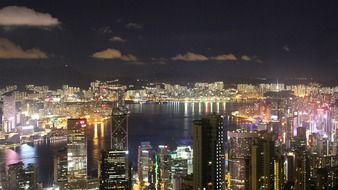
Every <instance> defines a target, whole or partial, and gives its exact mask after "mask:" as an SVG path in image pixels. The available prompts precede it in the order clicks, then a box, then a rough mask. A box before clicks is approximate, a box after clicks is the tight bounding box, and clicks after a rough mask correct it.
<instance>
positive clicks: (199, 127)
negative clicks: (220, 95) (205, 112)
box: [193, 114, 225, 190]
mask: <svg viewBox="0 0 338 190" xmlns="http://www.w3.org/2000/svg"><path fill="white" fill-rule="evenodd" d="M193 150H194V151H193V155H194V156H193V170H194V175H193V176H194V189H196V190H198V189H200V190H202V189H224V179H225V178H224V126H223V117H222V116H220V115H216V114H214V115H210V116H208V117H207V118H203V119H201V120H196V121H194V123H193Z"/></svg>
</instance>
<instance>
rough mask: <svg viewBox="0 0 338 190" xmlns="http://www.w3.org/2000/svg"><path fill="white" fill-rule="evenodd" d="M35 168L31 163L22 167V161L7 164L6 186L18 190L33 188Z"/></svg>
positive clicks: (35, 174) (35, 181)
mask: <svg viewBox="0 0 338 190" xmlns="http://www.w3.org/2000/svg"><path fill="white" fill-rule="evenodd" d="M36 179H37V173H36V168H35V166H34V165H32V164H28V166H27V167H26V168H24V164H23V163H22V162H19V163H15V164H11V165H9V166H8V188H9V189H19V190H21V189H22V190H33V189H36V188H37V180H36Z"/></svg>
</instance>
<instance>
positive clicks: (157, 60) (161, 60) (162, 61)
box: [151, 57, 168, 65]
mask: <svg viewBox="0 0 338 190" xmlns="http://www.w3.org/2000/svg"><path fill="white" fill-rule="evenodd" d="M151 61H152V62H151V63H152V64H158V65H164V64H167V61H168V59H167V58H164V57H159V58H156V57H152V58H151Z"/></svg>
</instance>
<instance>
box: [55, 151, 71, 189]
mask: <svg viewBox="0 0 338 190" xmlns="http://www.w3.org/2000/svg"><path fill="white" fill-rule="evenodd" d="M67 168H68V162H67V149H66V148H65V149H61V150H59V151H58V152H57V154H56V157H55V158H54V183H55V184H57V185H60V187H64V185H66V183H67V180H68V176H67Z"/></svg>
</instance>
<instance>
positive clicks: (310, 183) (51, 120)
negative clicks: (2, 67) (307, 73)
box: [0, 80, 338, 190]
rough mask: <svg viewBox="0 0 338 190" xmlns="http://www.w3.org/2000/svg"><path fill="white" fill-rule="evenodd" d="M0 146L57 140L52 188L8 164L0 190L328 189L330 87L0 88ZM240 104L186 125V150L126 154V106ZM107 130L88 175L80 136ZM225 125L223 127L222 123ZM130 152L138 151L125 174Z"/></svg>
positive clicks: (332, 145)
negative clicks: (188, 132)
mask: <svg viewBox="0 0 338 190" xmlns="http://www.w3.org/2000/svg"><path fill="white" fill-rule="evenodd" d="M0 95H1V100H2V104H1V110H2V112H1V133H0V137H1V138H0V148H2V149H11V148H13V147H17V146H22V145H23V144H27V143H28V144H31V145H32V146H34V144H36V143H39V142H41V141H49V142H51V143H54V142H63V143H64V144H65V145H66V146H65V148H64V149H60V150H57V156H56V158H55V160H54V167H53V168H54V175H53V186H52V187H43V186H42V185H41V184H40V183H39V181H37V176H38V175H39V174H38V173H37V170H36V168H35V166H34V165H33V164H29V165H28V166H25V165H24V164H23V163H22V162H18V163H15V164H10V165H8V166H6V169H5V170H3V171H0V172H1V179H0V180H1V188H0V189H150V190H151V189H161V190H167V189H168V190H169V189H174V190H187V189H201V190H202V189H223V190H225V189H229V190H230V189H233V190H242V189H243V190H244V189H253V190H254V189H275V190H278V189H280V190H282V189H296V190H309V189H316V190H317V189H337V188H338V159H337V155H338V152H337V151H338V149H337V148H338V144H337V141H338V101H337V96H338V87H325V86H321V85H320V84H317V83H310V84H283V83H278V82H277V83H269V84H268V83H266V84H257V85H255V84H224V83H223V82H213V83H194V84H187V85H179V84H167V83H144V84H143V85H134V84H128V85H122V84H119V81H118V80H115V81H106V82H101V81H94V82H92V83H91V84H90V87H89V88H88V89H81V88H79V87H71V86H68V85H64V86H62V88H61V89H56V90H52V89H50V88H49V87H48V86H36V85H26V86H16V85H13V86H7V87H5V88H3V89H0ZM168 102H192V103H194V102H229V103H239V104H240V105H241V106H239V107H238V109H237V110H235V111H233V112H231V113H228V114H221V113H217V112H215V113H210V114H206V115H205V116H202V117H201V118H200V119H198V120H194V121H193V124H192V134H191V137H192V144H191V145H183V144H182V145H178V146H177V147H170V146H168V145H167V144H163V145H159V146H156V147H154V146H152V143H151V142H141V143H140V145H139V147H138V150H131V149H130V148H129V146H128V139H129V136H128V128H132V127H133V126H130V125H129V124H128V116H129V114H130V112H129V110H128V104H166V103H168ZM104 122H108V123H109V124H110V125H111V131H108V132H109V135H110V140H111V143H110V146H109V147H107V148H106V149H103V150H101V151H102V152H101V157H100V159H99V160H97V164H98V165H99V167H98V168H99V169H98V172H97V173H98V175H97V176H98V177H97V178H92V177H91V176H90V175H88V171H87V167H88V163H87V157H88V151H87V134H86V133H87V128H88V127H90V126H91V125H93V124H95V125H96V124H98V123H104ZM229 123H231V125H230V124H229ZM130 152H137V165H135V166H132V164H131V160H130V158H129V153H130Z"/></svg>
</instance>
